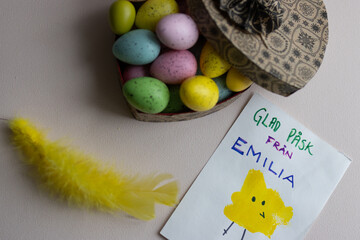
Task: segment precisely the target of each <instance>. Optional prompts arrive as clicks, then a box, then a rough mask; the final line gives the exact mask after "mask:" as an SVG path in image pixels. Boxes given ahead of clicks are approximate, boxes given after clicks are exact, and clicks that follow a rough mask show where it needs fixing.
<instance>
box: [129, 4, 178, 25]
mask: <svg viewBox="0 0 360 240" xmlns="http://www.w3.org/2000/svg"><path fill="white" fill-rule="evenodd" d="M177 12H179V7H178V5H177V3H176V1H175V0H148V1H146V2H145V3H144V4H143V5H141V7H140V8H139V10H138V12H137V14H136V18H135V25H136V27H137V28H143V29H148V30H151V31H155V27H156V24H157V23H158V21H159V20H160V19H161V18H163V17H165V16H166V15H169V14H172V13H177Z"/></svg>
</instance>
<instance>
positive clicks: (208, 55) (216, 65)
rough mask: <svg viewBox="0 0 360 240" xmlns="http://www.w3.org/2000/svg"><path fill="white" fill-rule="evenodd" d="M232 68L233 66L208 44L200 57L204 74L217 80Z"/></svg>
mask: <svg viewBox="0 0 360 240" xmlns="http://www.w3.org/2000/svg"><path fill="white" fill-rule="evenodd" d="M230 67H231V65H230V64H229V63H228V62H227V61H226V60H225V59H223V58H222V57H221V56H220V55H219V54H218V53H217V52H216V51H215V49H214V48H213V47H212V46H211V44H210V43H209V42H206V44H205V46H204V47H203V49H202V51H201V55H200V69H201V71H202V73H203V74H204V75H205V76H207V77H209V78H215V77H218V76H221V75H223V74H224V73H226V72H227V71H228V70H229V69H230Z"/></svg>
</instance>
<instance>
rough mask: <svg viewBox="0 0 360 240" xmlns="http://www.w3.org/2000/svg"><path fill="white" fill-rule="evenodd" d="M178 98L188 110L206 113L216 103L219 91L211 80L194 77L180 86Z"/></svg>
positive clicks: (203, 77)
mask: <svg viewBox="0 0 360 240" xmlns="http://www.w3.org/2000/svg"><path fill="white" fill-rule="evenodd" d="M180 98H181V100H182V102H183V103H184V104H185V105H186V106H187V107H188V108H190V109H192V110H194V111H207V110H210V109H211V108H213V107H214V106H215V105H216V103H217V102H218V99H219V89H218V87H217V85H216V83H215V82H214V81H213V80H212V79H210V78H208V77H205V76H194V77H191V78H188V79H186V80H185V81H184V82H183V83H182V84H181V86H180Z"/></svg>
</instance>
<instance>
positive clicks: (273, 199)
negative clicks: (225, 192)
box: [224, 169, 293, 238]
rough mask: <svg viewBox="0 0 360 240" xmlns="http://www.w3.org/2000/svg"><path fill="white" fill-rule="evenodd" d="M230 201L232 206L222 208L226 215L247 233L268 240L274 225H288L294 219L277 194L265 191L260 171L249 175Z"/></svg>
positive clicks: (268, 190) (251, 171)
mask: <svg viewBox="0 0 360 240" xmlns="http://www.w3.org/2000/svg"><path fill="white" fill-rule="evenodd" d="M231 201H232V202H233V204H230V205H227V206H226V207H225V209H224V214H225V216H226V217H227V218H229V219H230V220H231V221H233V222H235V223H236V224H238V225H239V226H241V227H243V228H245V229H246V230H248V231H249V232H252V233H256V232H260V233H262V234H264V235H265V236H267V237H268V238H271V235H272V234H273V233H274V231H275V229H276V227H277V226H279V225H287V224H288V223H289V221H290V220H291V218H292V216H293V209H292V207H286V206H285V204H284V202H283V200H282V199H281V197H280V194H279V193H278V192H277V191H275V190H273V189H271V188H266V183H265V179H264V175H263V174H262V173H261V171H260V170H254V169H251V170H250V171H249V172H248V174H247V176H246V178H245V181H244V184H243V186H242V188H241V190H240V192H234V193H233V194H232V195H231ZM229 228H230V227H229ZM229 228H228V229H227V230H229ZM227 230H224V231H225V232H224V234H225V233H226V232H227ZM244 233H245V231H244Z"/></svg>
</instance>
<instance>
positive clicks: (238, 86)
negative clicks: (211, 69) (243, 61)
mask: <svg viewBox="0 0 360 240" xmlns="http://www.w3.org/2000/svg"><path fill="white" fill-rule="evenodd" d="M251 84H252V81H251V80H250V79H249V78H247V77H245V76H244V75H243V74H242V73H241V72H239V71H238V70H237V69H235V68H231V69H230V70H229V72H228V74H227V76H226V86H227V88H228V89H230V90H231V91H233V92H241V91H244V90H245V89H247V88H248V87H250V86H251Z"/></svg>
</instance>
